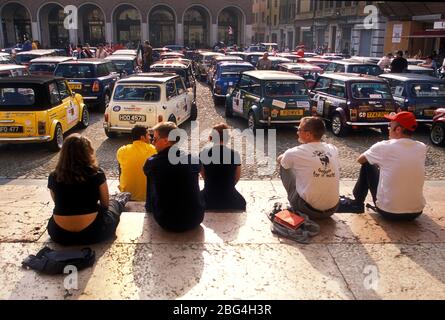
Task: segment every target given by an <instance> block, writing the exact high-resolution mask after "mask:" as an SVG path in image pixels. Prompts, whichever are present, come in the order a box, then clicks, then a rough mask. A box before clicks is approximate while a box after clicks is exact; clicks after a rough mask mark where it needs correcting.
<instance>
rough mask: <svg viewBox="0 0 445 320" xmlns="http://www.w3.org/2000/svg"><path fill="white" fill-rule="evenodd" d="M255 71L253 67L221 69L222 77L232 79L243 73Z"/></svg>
mask: <svg viewBox="0 0 445 320" xmlns="http://www.w3.org/2000/svg"><path fill="white" fill-rule="evenodd" d="M249 70H254V68H253V67H225V68H222V69H221V75H222V77H223V78H224V77H231V76H234V75H239V74H241V72H244V71H249Z"/></svg>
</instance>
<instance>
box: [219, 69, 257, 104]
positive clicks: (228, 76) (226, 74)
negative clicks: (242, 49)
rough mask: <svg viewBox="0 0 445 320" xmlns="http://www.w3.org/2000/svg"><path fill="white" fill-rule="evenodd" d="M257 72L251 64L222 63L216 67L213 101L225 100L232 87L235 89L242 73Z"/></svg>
mask: <svg viewBox="0 0 445 320" xmlns="http://www.w3.org/2000/svg"><path fill="white" fill-rule="evenodd" d="M250 70H255V67H254V66H252V64H250V63H249V62H221V63H218V64H217V66H216V73H215V74H216V77H215V81H214V83H213V88H212V95H213V99H215V100H217V99H225V98H226V94H227V91H228V89H229V88H230V87H235V85H236V83H237V82H238V80H239V77H240V75H241V73H242V72H244V71H250Z"/></svg>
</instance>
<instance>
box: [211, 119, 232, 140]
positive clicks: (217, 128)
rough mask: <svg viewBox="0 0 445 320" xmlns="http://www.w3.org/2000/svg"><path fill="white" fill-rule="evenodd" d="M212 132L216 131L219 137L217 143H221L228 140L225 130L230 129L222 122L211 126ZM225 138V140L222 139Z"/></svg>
mask: <svg viewBox="0 0 445 320" xmlns="http://www.w3.org/2000/svg"><path fill="white" fill-rule="evenodd" d="M212 129H213V131H216V132H217V133H218V136H219V141H220V142H223V141H224V140H226V141H227V140H228V132H227V130H228V129H230V128H229V126H228V125H227V124H225V123H223V122H221V123H219V124H217V125H215V126H213V128H212ZM213 131H212V136H213V134H214V133H213ZM224 138H226V139H224Z"/></svg>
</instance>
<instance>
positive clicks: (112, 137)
mask: <svg viewBox="0 0 445 320" xmlns="http://www.w3.org/2000/svg"><path fill="white" fill-rule="evenodd" d="M105 135H106V136H107V137H108V138H110V139H114V138H116V137H117V132H114V131H110V130H108V129H105Z"/></svg>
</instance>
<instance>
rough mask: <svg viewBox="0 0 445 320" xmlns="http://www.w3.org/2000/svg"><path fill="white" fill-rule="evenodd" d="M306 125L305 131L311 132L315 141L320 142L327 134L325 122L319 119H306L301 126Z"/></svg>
mask: <svg viewBox="0 0 445 320" xmlns="http://www.w3.org/2000/svg"><path fill="white" fill-rule="evenodd" d="M302 124H304V130H305V131H308V132H310V133H311V134H312V135H313V136H314V138H315V139H317V140H320V139H321V138H322V137H323V135H324V134H325V132H326V126H325V125H324V121H323V120H322V119H321V118H319V117H304V118H303V119H301V121H300V126H301V125H302Z"/></svg>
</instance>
